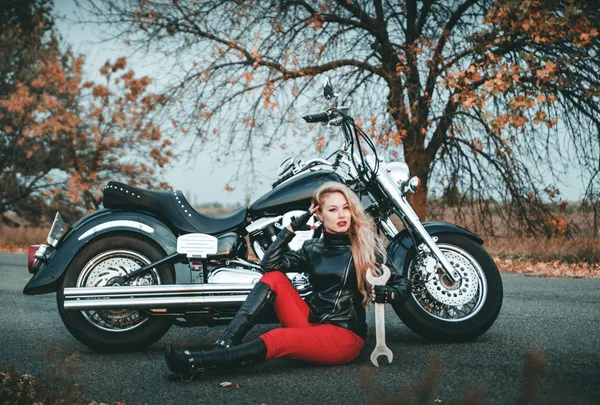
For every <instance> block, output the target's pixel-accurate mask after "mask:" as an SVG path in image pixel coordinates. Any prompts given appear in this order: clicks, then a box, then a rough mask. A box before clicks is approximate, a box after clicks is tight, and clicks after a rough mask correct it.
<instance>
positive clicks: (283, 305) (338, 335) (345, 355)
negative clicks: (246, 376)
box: [260, 271, 365, 365]
mask: <svg viewBox="0 0 600 405" xmlns="http://www.w3.org/2000/svg"><path fill="white" fill-rule="evenodd" d="M260 281H262V282H263V283H267V284H269V286H270V288H271V290H272V291H274V292H275V294H276V296H275V302H274V306H275V312H276V313H277V317H278V318H279V321H280V322H281V325H282V326H283V327H282V328H276V329H273V330H270V331H268V332H266V333H264V334H262V335H260V338H261V339H262V340H263V341H264V342H265V345H266V346H267V360H270V359H275V358H278V357H289V358H293V359H299V360H305V361H309V362H311V363H316V364H324V365H325V364H343V363H348V362H350V361H352V360H354V358H355V357H356V356H358V353H359V352H360V350H361V349H362V348H363V346H364V344H365V341H364V339H363V338H361V337H360V336H358V335H357V334H355V333H354V332H351V331H349V330H348V329H346V328H342V327H340V326H335V325H331V324H313V323H310V322H308V313H309V308H308V305H307V304H306V302H304V300H303V299H302V298H301V297H300V294H298V291H296V289H295V288H294V287H293V286H292V283H291V282H290V280H289V279H288V278H287V276H286V275H285V274H283V273H281V272H279V271H273V272H269V273H267V274H265V275H264V276H262V278H261V279H260Z"/></svg>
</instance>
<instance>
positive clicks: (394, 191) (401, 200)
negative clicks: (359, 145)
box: [367, 160, 460, 284]
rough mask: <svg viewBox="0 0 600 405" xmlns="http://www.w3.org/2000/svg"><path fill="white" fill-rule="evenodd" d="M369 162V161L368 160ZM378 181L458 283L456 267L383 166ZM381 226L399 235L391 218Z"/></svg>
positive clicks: (447, 275)
mask: <svg viewBox="0 0 600 405" xmlns="http://www.w3.org/2000/svg"><path fill="white" fill-rule="evenodd" d="M367 162H369V161H368V160H367ZM369 163H370V162H369ZM377 180H378V182H379V184H380V185H381V188H382V189H383V191H384V192H385V193H386V194H387V196H388V198H389V199H390V200H391V201H393V202H394V204H395V205H396V207H397V208H398V209H399V211H400V215H401V218H400V219H401V220H402V222H404V224H405V225H406V226H407V228H409V230H411V231H414V232H416V233H417V234H418V235H419V237H420V238H421V240H422V241H423V243H424V244H425V246H426V247H427V249H428V250H429V252H431V254H432V255H433V256H434V257H435V258H436V259H437V261H438V263H439V264H441V270H442V272H443V274H444V275H445V276H446V278H447V279H448V281H450V282H451V283H452V284H454V283H456V282H457V281H458V280H459V279H460V275H459V274H458V272H457V271H456V270H455V269H454V266H452V264H450V261H449V260H448V258H447V257H446V256H445V255H444V253H442V251H441V250H440V248H439V247H438V246H437V244H436V243H435V240H434V239H433V238H432V237H431V235H429V233H427V231H426V230H425V228H424V227H423V224H421V220H420V219H419V217H418V216H417V214H416V213H415V211H414V210H413V209H412V207H411V206H410V204H409V203H408V200H407V199H406V194H405V193H404V192H402V191H400V189H399V188H398V185H397V184H396V182H395V181H394V180H392V179H391V178H390V176H389V175H388V174H387V173H386V172H385V169H383V168H382V166H380V167H379V170H378V171H377ZM381 226H382V227H383V229H384V232H386V231H388V232H390V233H391V235H395V234H396V233H397V230H396V229H395V227H394V225H393V224H392V221H391V220H390V219H389V218H388V219H387V220H386V221H382V222H381Z"/></svg>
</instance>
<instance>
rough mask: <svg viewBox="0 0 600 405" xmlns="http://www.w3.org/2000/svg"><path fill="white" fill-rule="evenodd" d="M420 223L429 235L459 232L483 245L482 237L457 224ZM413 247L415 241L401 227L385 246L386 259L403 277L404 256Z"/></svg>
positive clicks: (404, 267)
mask: <svg viewBox="0 0 600 405" xmlns="http://www.w3.org/2000/svg"><path fill="white" fill-rule="evenodd" d="M422 225H423V227H424V228H425V230H426V231H427V233H428V234H429V235H431V236H436V235H439V234H451V233H453V234H460V235H464V236H466V237H468V238H470V239H472V240H474V241H475V242H477V243H479V244H480V245H483V239H481V238H480V237H479V236H477V235H475V234H474V233H473V232H471V231H469V230H467V229H465V228H462V227H460V226H458V225H454V224H450V223H447V222H439V221H429V222H423V224H422ZM415 249H416V246H415V243H414V241H413V238H411V235H410V232H409V231H408V230H407V229H403V230H402V231H401V232H399V233H398V234H397V235H396V236H394V237H393V238H392V240H390V241H389V243H388V244H387V246H386V250H387V255H388V260H389V261H391V263H392V264H393V265H394V267H395V268H396V270H397V271H398V272H399V273H400V274H402V275H403V276H404V277H406V273H407V270H408V267H407V263H406V257H407V255H408V253H409V252H410V251H414V250H415Z"/></svg>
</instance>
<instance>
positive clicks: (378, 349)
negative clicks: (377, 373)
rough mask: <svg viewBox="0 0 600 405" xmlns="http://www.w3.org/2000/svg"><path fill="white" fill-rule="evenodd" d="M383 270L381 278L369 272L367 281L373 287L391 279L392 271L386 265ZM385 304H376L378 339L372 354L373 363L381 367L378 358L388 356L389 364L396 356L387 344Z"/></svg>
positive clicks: (376, 333) (376, 335)
mask: <svg viewBox="0 0 600 405" xmlns="http://www.w3.org/2000/svg"><path fill="white" fill-rule="evenodd" d="M381 268H382V270H383V274H382V275H381V276H379V277H375V276H373V273H372V271H371V269H369V270H367V281H368V282H369V283H370V284H371V285H385V283H386V282H387V281H388V279H389V278H390V269H389V268H388V267H387V266H386V265H382V266H381ZM384 305H385V304H379V303H375V337H376V339H377V343H376V344H375V349H373V352H372V353H371V362H372V363H373V364H374V365H375V366H376V367H379V363H378V361H377V358H378V357H379V356H382V355H383V356H386V357H387V359H388V362H390V363H391V362H392V360H393V359H394V354H393V353H392V351H391V350H390V349H389V348H388V347H387V345H386V344H385V307H384Z"/></svg>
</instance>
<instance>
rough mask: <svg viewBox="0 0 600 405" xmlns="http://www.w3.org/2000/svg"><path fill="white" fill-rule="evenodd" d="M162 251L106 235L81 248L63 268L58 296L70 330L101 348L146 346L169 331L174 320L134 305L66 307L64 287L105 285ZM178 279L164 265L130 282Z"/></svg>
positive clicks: (143, 242)
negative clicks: (89, 307) (129, 306)
mask: <svg viewBox="0 0 600 405" xmlns="http://www.w3.org/2000/svg"><path fill="white" fill-rule="evenodd" d="M164 256H165V253H164V252H163V251H162V249H160V248H159V247H157V246H155V245H154V244H152V243H150V242H148V241H146V240H144V239H139V238H136V237H134V236H129V235H112V236H107V237H104V238H102V239H98V240H96V241H94V242H92V243H91V244H89V245H88V246H86V247H85V248H83V249H82V250H81V251H80V252H79V253H77V255H76V256H75V257H74V258H73V260H72V261H71V263H70V264H69V266H68V267H67V269H66V270H65V274H64V277H63V279H62V285H61V286H60V287H59V289H58V293H57V296H56V299H57V304H58V310H59V313H60V316H61V318H62V320H63V322H64V324H65V326H66V327H67V329H68V330H69V332H71V334H72V335H73V336H74V337H75V338H76V339H77V340H79V341H80V342H81V343H83V344H84V345H86V346H88V347H91V348H92V349H94V350H98V351H101V352H129V351H135V350H143V349H145V348H146V347H148V346H149V345H151V344H152V343H154V342H156V341H157V340H158V339H160V338H161V337H162V336H163V335H164V334H165V333H166V332H167V331H168V330H169V328H170V326H171V323H172V320H171V319H169V318H162V317H156V316H151V315H149V314H148V313H147V312H145V311H140V310H133V309H123V310H113V309H111V310H88V311H65V310H64V289H65V288H67V287H102V286H105V285H106V284H107V282H108V281H109V280H110V279H112V278H114V277H117V276H122V275H125V274H127V273H128V272H130V271H132V270H134V269H137V268H140V267H142V266H145V265H147V264H150V263H152V262H154V261H156V260H158V259H160V258H162V257H164ZM174 282H175V280H174V269H173V266H172V265H170V264H162V265H160V266H158V267H156V268H153V269H151V270H149V271H147V272H145V273H144V274H142V275H140V276H138V277H136V278H134V279H132V280H130V285H158V284H174Z"/></svg>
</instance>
